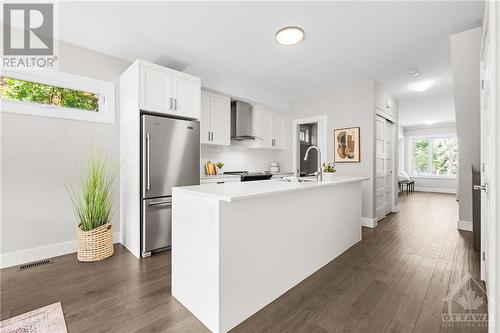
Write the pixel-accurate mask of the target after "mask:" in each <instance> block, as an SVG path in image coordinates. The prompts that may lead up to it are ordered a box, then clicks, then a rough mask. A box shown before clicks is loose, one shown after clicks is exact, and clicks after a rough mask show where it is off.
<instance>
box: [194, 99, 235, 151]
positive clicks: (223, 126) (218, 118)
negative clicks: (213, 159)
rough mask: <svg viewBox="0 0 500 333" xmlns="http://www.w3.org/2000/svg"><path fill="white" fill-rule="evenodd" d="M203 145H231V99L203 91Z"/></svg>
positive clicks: (201, 134) (201, 132)
mask: <svg viewBox="0 0 500 333" xmlns="http://www.w3.org/2000/svg"><path fill="white" fill-rule="evenodd" d="M200 121H201V127H200V128H201V130H200V138H201V143H205V144H213V145H224V146H229V145H230V144H231V98H230V97H228V96H224V95H219V94H214V93H211V92H207V91H203V92H202V97H201V120H200Z"/></svg>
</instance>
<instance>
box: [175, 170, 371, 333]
mask: <svg viewBox="0 0 500 333" xmlns="http://www.w3.org/2000/svg"><path fill="white" fill-rule="evenodd" d="M363 180H366V179H365V178H351V177H350V178H338V179H336V180H334V181H323V182H315V181H309V182H300V183H299V182H286V181H282V180H268V181H259V182H246V183H225V184H204V185H197V186H186V187H178V188H174V189H173V192H172V193H173V205H172V207H173V208H172V295H173V296H174V297H175V298H177V299H178V300H179V301H180V302H181V303H182V304H183V305H184V306H185V307H186V308H187V309H188V310H189V311H191V312H192V313H193V314H194V315H195V316H196V317H197V318H198V319H199V320H200V321H201V322H202V323H203V324H205V325H206V326H207V327H208V328H209V329H210V330H211V331H212V332H217V333H218V332H227V331H229V330H230V329H232V328H234V327H235V326H236V325H238V324H239V323H241V322H242V321H244V320H245V319H247V318H248V317H250V316H251V315H252V314H254V313H255V312H257V311H258V310H260V309H262V308H263V307H264V306H266V305H267V304H269V303H270V302H272V301H273V300H274V299H276V298H277V297H279V296H280V295H282V294H284V293H285V292H286V291H288V290H289V289H290V288H292V287H293V286H295V285H297V284H298V283H299V282H301V281H302V280H304V279H305V278H306V277H308V276H309V275H311V274H312V273H314V272H315V271H317V270H318V269H320V268H321V267H323V266H324V265H325V264H327V263H328V262H330V261H331V260H333V259H335V258H336V257H337V256H339V255H340V254H341V253H343V252H344V251H346V250H347V249H348V248H350V247H351V246H353V245H354V244H356V243H357V242H359V241H360V240H361V183H362V181H363Z"/></svg>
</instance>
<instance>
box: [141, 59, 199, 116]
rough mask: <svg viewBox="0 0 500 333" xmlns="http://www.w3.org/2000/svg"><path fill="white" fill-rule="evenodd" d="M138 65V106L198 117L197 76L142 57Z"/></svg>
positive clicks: (149, 109) (146, 109)
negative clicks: (144, 59) (147, 61)
mask: <svg viewBox="0 0 500 333" xmlns="http://www.w3.org/2000/svg"><path fill="white" fill-rule="evenodd" d="M138 68H139V95H140V96H139V106H140V109H141V110H144V111H151V112H161V113H167V114H170V115H175V116H181V117H188V118H194V119H199V118H200V91H201V83H200V79H198V78H195V77H192V76H190V75H187V74H184V73H181V72H177V71H174V70H171V69H169V68H166V67H162V66H159V65H155V64H151V63H146V62H144V61H140V62H139V63H138Z"/></svg>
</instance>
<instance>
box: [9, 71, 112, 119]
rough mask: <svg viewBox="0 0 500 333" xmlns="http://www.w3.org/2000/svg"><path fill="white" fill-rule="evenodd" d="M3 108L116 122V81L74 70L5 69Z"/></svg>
mask: <svg viewBox="0 0 500 333" xmlns="http://www.w3.org/2000/svg"><path fill="white" fill-rule="evenodd" d="M0 98H1V100H2V103H1V111H2V112H11V113H22V114H30V115H36V116H46V117H56V118H67V119H75V120H85V121H96V122H108V123H112V122H114V84H113V83H111V82H105V81H101V80H96V79H90V78H86V77H82V76H78V75H74V74H70V73H65V72H58V71H51V70H39V71H33V72H23V73H21V72H11V71H2V76H1V77H0Z"/></svg>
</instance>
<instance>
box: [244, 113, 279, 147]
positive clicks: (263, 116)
mask: <svg viewBox="0 0 500 333" xmlns="http://www.w3.org/2000/svg"><path fill="white" fill-rule="evenodd" d="M252 114H253V126H254V128H253V129H254V133H255V135H256V136H258V137H259V138H261V139H262V140H258V141H256V143H255V146H254V147H256V148H269V149H283V147H284V140H285V135H284V130H285V128H284V127H285V126H284V124H285V117H284V116H283V115H282V114H280V113H279V112H276V111H274V110H273V109H271V108H267V107H263V106H259V105H257V106H254V107H253V112H252Z"/></svg>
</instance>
